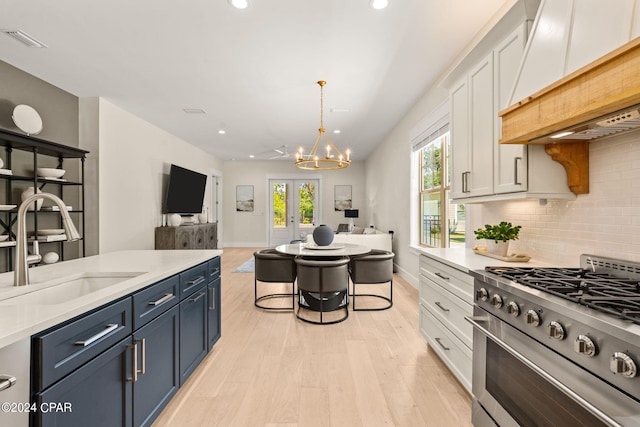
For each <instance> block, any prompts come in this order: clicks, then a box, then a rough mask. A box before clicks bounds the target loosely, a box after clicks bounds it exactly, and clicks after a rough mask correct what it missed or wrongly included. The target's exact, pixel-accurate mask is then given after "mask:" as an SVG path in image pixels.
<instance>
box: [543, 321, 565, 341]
mask: <svg viewBox="0 0 640 427" xmlns="http://www.w3.org/2000/svg"><path fill="white" fill-rule="evenodd" d="M547 334H548V335H549V336H550V337H551V338H555V339H557V340H563V339H564V328H563V327H562V324H561V323H560V322H556V321H555V320H552V321H551V322H549V325H548V326H547Z"/></svg>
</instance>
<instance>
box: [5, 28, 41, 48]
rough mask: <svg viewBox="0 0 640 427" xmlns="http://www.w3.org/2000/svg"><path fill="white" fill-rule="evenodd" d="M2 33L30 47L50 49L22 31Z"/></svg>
mask: <svg viewBox="0 0 640 427" xmlns="http://www.w3.org/2000/svg"><path fill="white" fill-rule="evenodd" d="M0 31H2V32H3V33H5V34H6V35H8V36H9V37H13V38H14V39H15V40H18V41H19V42H20V43H22V44H24V45H25V46H28V47H37V48H46V47H49V46H47V45H46V44H44V43H42V42H40V41H38V40H36V39H35V38H33V37H31V36H30V35H29V34H27V33H25V32H24V31H21V30H0Z"/></svg>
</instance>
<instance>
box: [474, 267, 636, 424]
mask: <svg viewBox="0 0 640 427" xmlns="http://www.w3.org/2000/svg"><path fill="white" fill-rule="evenodd" d="M474 275H475V306H474V317H473V318H468V319H467V320H468V321H470V322H471V323H472V324H473V325H474V336H473V339H474V343H473V386H472V387H473V395H474V403H473V423H474V425H476V426H485V425H486V426H495V425H499V426H503V427H504V426H563V427H564V426H600V425H605V426H640V372H639V369H640V282H639V281H640V264H637V263H632V262H627V261H620V260H613V259H609V258H603V257H597V256H593V255H582V256H581V257H580V268H532V267H527V268H521V267H487V268H486V270H485V271H483V272H475V273H474Z"/></svg>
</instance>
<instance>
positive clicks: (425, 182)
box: [422, 138, 442, 190]
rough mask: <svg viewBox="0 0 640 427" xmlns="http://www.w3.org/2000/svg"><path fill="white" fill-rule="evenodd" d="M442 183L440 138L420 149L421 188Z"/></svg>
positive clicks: (428, 187)
mask: <svg viewBox="0 0 640 427" xmlns="http://www.w3.org/2000/svg"><path fill="white" fill-rule="evenodd" d="M441 185H442V138H439V139H437V140H435V141H433V142H431V143H429V144H428V145H427V146H426V147H424V148H423V149H422V190H429V189H431V188H436V187H440V186H441Z"/></svg>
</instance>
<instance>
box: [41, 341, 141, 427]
mask: <svg viewBox="0 0 640 427" xmlns="http://www.w3.org/2000/svg"><path fill="white" fill-rule="evenodd" d="M130 344H131V337H128V338H126V339H124V340H122V341H120V342H118V343H117V344H116V345H114V346H113V347H111V348H110V349H109V350H107V351H105V352H103V353H101V354H100V355H99V356H98V357H96V358H95V359H93V360H92V361H90V362H88V363H87V364H85V365H84V366H82V367H81V368H79V369H77V370H75V371H74V372H73V373H71V374H69V375H68V376H67V377H65V378H64V379H63V380H61V381H59V382H57V383H56V384H54V385H52V386H51V387H49V388H48V389H46V390H45V391H43V392H39V393H36V395H35V401H34V404H35V405H36V407H37V411H34V412H32V416H33V421H34V424H35V425H36V426H44V427H48V426H52V427H53V426H56V427H60V426H92V427H103V426H104V427H108V426H125V427H129V426H132V425H133V417H132V413H133V399H132V394H133V382H132V381H131V380H129V381H127V380H126V377H127V376H128V377H129V378H131V377H132V375H133V371H132V369H133V363H132V351H133V350H132V348H131V345H130ZM123 377H125V378H123Z"/></svg>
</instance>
